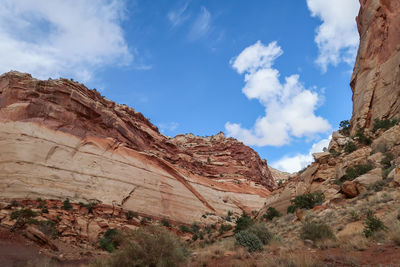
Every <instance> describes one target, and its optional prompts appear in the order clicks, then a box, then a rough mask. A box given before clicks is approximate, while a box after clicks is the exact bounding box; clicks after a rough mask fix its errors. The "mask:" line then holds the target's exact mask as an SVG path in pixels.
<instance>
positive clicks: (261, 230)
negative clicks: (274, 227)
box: [246, 223, 273, 245]
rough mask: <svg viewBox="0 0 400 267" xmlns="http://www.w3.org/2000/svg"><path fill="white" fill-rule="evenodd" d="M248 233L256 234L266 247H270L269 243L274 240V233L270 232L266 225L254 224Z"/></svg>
mask: <svg viewBox="0 0 400 267" xmlns="http://www.w3.org/2000/svg"><path fill="white" fill-rule="evenodd" d="M246 231H248V232H249V233H253V234H255V235H256V236H257V237H258V239H260V241H261V243H263V244H264V245H268V243H269V242H270V241H271V239H272V238H273V235H272V233H271V232H269V231H268V229H267V227H265V224H262V223H255V224H253V225H252V226H250V227H249V228H248V229H247V230H246Z"/></svg>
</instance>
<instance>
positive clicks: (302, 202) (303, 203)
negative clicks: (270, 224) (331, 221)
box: [288, 192, 325, 213]
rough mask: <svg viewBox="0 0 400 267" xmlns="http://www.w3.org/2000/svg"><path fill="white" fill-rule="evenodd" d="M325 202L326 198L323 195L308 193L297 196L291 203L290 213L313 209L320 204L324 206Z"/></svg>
mask: <svg viewBox="0 0 400 267" xmlns="http://www.w3.org/2000/svg"><path fill="white" fill-rule="evenodd" d="M324 200H325V196H324V194H322V193H319V192H315V193H307V194H304V195H301V196H297V197H295V198H294V199H292V200H291V201H290V202H291V203H292V205H291V206H289V207H288V213H289V212H290V213H292V212H294V211H295V210H296V209H307V210H308V209H312V208H314V207H315V206H316V205H318V204H322V202H323V201H324Z"/></svg>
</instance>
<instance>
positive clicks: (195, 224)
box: [191, 222, 200, 234]
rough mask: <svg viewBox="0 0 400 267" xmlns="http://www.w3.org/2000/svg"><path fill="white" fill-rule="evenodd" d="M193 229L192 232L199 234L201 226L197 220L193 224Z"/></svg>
mask: <svg viewBox="0 0 400 267" xmlns="http://www.w3.org/2000/svg"><path fill="white" fill-rule="evenodd" d="M191 230H192V233H196V234H197V233H198V232H199V231H200V226H199V225H198V224H197V223H196V222H194V223H193V224H192V226H191Z"/></svg>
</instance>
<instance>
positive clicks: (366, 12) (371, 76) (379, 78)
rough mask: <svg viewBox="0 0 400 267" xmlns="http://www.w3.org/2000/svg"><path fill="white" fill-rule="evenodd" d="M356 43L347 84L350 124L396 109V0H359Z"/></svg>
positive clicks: (399, 90) (399, 88)
mask: <svg viewBox="0 0 400 267" xmlns="http://www.w3.org/2000/svg"><path fill="white" fill-rule="evenodd" d="M360 4H361V9H360V13H359V15H358V17H357V25H358V31H359V33H360V46H359V49H358V55H357V60H356V64H355V67H354V72H353V76H352V78H351V87H352V90H353V116H352V119H351V124H352V125H353V132H354V128H356V126H357V125H359V126H360V127H363V128H364V127H365V128H371V127H372V126H373V122H374V120H375V119H390V118H393V117H398V115H399V113H400V100H399V96H400V16H399V14H398V12H399V10H400V0H360Z"/></svg>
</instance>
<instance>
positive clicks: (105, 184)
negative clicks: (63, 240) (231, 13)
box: [0, 72, 276, 223]
mask: <svg viewBox="0 0 400 267" xmlns="http://www.w3.org/2000/svg"><path fill="white" fill-rule="evenodd" d="M275 186H276V184H275V181H274V180H273V178H272V175H271V173H270V171H269V169H268V166H267V163H266V161H265V160H261V159H260V157H259V156H258V154H257V153H256V152H254V151H253V150H252V149H251V148H249V147H247V146H245V145H243V144H242V143H240V142H238V141H237V140H235V139H232V138H225V136H224V135H223V134H218V135H215V136H210V137H196V136H193V135H180V136H177V137H175V138H170V137H166V136H164V135H162V134H160V133H159V131H158V129H157V127H155V126H154V125H153V124H151V123H150V121H149V120H148V119H146V118H145V117H144V116H143V115H142V114H141V113H138V112H136V111H134V110H133V109H132V108H129V107H128V106H126V105H118V104H116V103H114V102H112V101H110V100H107V99H105V98H104V97H102V96H101V95H100V94H99V93H98V92H97V91H95V90H89V89H87V88H86V87H85V86H84V85H82V84H79V83H77V82H73V81H69V80H66V79H59V80H49V81H41V80H37V79H34V78H32V77H31V76H30V75H29V74H22V73H19V72H9V73H6V74H3V75H2V76H0V192H1V194H0V197H1V198H3V199H13V198H19V199H26V198H30V199H33V198H35V199H36V198H37V197H41V198H47V199H61V200H63V199H66V198H69V199H70V200H71V201H72V202H79V201H96V202H100V203H103V204H106V205H110V206H117V207H119V208H124V209H126V210H133V211H137V212H140V213H143V214H148V215H151V216H154V217H158V218H170V219H173V220H175V221H180V222H187V223H190V222H193V221H196V220H199V219H200V218H201V216H202V214H204V213H206V212H211V213H216V214H220V215H225V214H226V213H227V212H228V211H229V210H230V211H236V212H241V211H242V210H246V211H249V212H250V211H251V210H256V209H259V208H260V207H262V205H263V204H264V202H265V199H266V198H267V197H268V195H269V194H270V190H272V189H273V188H275Z"/></svg>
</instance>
